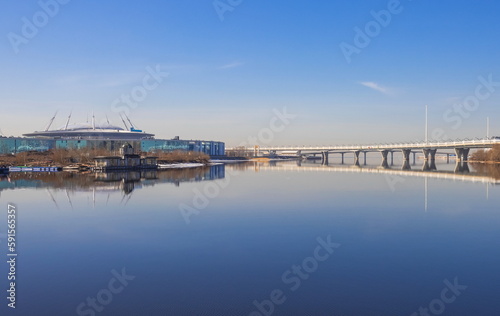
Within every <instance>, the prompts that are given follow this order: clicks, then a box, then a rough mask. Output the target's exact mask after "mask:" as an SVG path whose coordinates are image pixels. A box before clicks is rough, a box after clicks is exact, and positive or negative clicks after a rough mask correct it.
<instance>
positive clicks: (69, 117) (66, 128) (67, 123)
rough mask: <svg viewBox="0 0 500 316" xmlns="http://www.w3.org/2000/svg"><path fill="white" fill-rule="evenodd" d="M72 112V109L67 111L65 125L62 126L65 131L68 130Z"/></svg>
mask: <svg viewBox="0 0 500 316" xmlns="http://www.w3.org/2000/svg"><path fill="white" fill-rule="evenodd" d="M72 113H73V111H71V112H70V113H69V116H68V120H67V121H66V126H64V130H65V131H66V130H68V125H69V120H70V119H71V114H72Z"/></svg>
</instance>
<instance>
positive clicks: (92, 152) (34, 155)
mask: <svg viewBox="0 0 500 316" xmlns="http://www.w3.org/2000/svg"><path fill="white" fill-rule="evenodd" d="M137 154H139V155H141V156H154V157H158V163H161V164H172V163H203V164H208V163H209V160H210V156H209V155H207V154H205V153H200V152H193V151H174V152H167V153H165V152H160V153H150V152H148V153H140V152H138V153H137ZM100 156H106V157H109V156H119V153H118V152H114V151H109V150H105V149H53V150H49V151H44V152H37V151H27V152H21V153H17V154H7V155H0V166H5V167H12V166H37V167H50V166H57V167H66V166H71V165H75V164H79V165H87V166H93V165H94V158H95V157H100Z"/></svg>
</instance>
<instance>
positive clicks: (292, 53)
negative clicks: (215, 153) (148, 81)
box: [0, 0, 500, 146]
mask: <svg viewBox="0 0 500 316" xmlns="http://www.w3.org/2000/svg"><path fill="white" fill-rule="evenodd" d="M53 1H55V0H42V1H41V2H42V3H47V4H52V5H51V6H49V8H52V9H54V6H53V3H54V2H53ZM66 1H67V0H66ZM61 2H64V1H62V0H61ZM221 3H222V4H221ZM230 3H233V4H236V5H235V6H232V7H231V4H230ZM238 3H239V2H238V1H228V0H220V1H219V4H220V5H221V7H223V6H224V5H225V6H226V8H228V7H227V6H230V8H231V10H230V11H229V10H228V11H225V12H224V13H223V18H224V19H223V20H221V18H220V14H218V12H217V10H216V9H215V7H214V2H213V1H212V0H210V1H200V0H197V1H195V0H183V1H170V0H162V1H159V0H158V1H156V0H152V1H148V2H147V3H140V2H138V1H128V0H124V1H120V2H114V3H107V2H106V3H103V2H102V1H94V0H89V1H78V0H71V1H68V2H67V3H65V4H58V10H57V12H56V13H55V14H52V15H53V16H49V18H48V19H46V20H44V16H43V14H44V13H40V12H44V11H42V10H43V9H42V7H41V5H40V3H39V2H37V1H32V0H29V1H24V2H22V3H20V2H18V1H4V2H3V4H2V5H3V8H2V11H1V12H0V34H2V40H0V69H1V70H2V71H1V75H0V106H1V110H2V112H1V113H2V114H1V116H0V129H1V131H2V133H3V134H4V135H20V134H22V133H26V132H31V131H33V130H40V129H44V127H45V126H46V124H47V123H48V121H49V119H50V118H51V116H52V115H53V114H54V112H55V111H56V110H59V114H58V118H57V119H56V122H55V123H54V126H56V127H58V126H61V125H64V123H65V117H66V116H67V115H68V114H69V112H70V111H73V121H85V120H86V117H87V115H88V114H89V113H91V112H92V111H94V112H95V113H96V117H97V118H98V120H101V119H103V118H104V116H105V115H108V117H109V118H110V119H111V121H112V122H113V123H116V124H120V120H119V118H118V114H117V108H121V109H123V106H124V104H121V105H122V106H121V107H116V106H115V107H113V104H114V102H115V100H117V99H119V98H121V96H122V95H130V94H131V93H132V91H134V89H136V90H137V88H138V87H139V88H141V87H143V78H144V77H145V76H147V74H148V70H147V69H154V68H156V67H160V68H161V71H162V73H168V77H165V78H164V79H163V80H162V82H161V83H159V84H158V85H157V86H155V87H154V89H151V90H148V91H147V94H146V95H145V97H144V100H141V101H140V102H135V103H136V105H135V106H134V108H132V107H130V106H129V107H128V108H129V110H130V116H131V118H132V120H133V121H134V123H136V124H137V126H138V127H140V128H142V129H144V130H146V131H148V132H152V133H155V134H156V135H157V137H166V138H170V137H173V136H176V135H179V136H181V138H188V139H213V140H221V141H225V142H226V143H227V144H228V145H229V146H232V145H238V144H239V143H241V142H248V139H249V137H250V138H252V137H256V136H258V135H260V134H262V131H263V130H265V129H268V128H270V121H271V120H272V119H273V117H274V116H275V110H282V109H283V108H284V107H286V108H287V112H289V113H292V114H294V115H296V116H295V118H293V119H292V120H290V122H289V123H288V124H287V125H286V126H285V127H284V129H281V128H280V129H279V130H278V129H275V131H274V132H273V133H272V135H271V136H272V137H267V138H266V139H265V142H270V143H272V144H276V145H285V144H293V145H302V144H310V145H315V144H325V145H328V144H338V143H367V142H393V141H404V140H417V139H422V138H423V137H424V118H425V117H424V107H425V105H426V104H427V105H429V122H430V128H431V130H436V129H440V130H441V131H442V132H443V133H445V134H446V136H448V137H450V138H461V137H482V136H485V134H486V127H485V125H486V117H490V120H491V133H492V134H500V109H499V106H498V105H499V104H500V84H499V85H494V84H493V86H490V87H489V88H488V87H484V85H483V86H481V85H482V82H484V80H486V81H488V80H489V81H493V83H494V82H497V81H498V82H500V63H499V62H498V56H500V54H499V53H500V41H499V40H498V39H497V37H498V36H497V35H498V34H499V33H500V32H499V31H500V20H499V19H498V12H499V9H500V3H498V2H495V1H472V0H471V1H448V0H445V1H431V0H413V1H410V0H405V1H400V2H399V3H398V1H395V0H391V1H378V0H377V1H374V0H370V1H368V0H366V1H364V0H360V1H348V0H345V1H321V2H317V1H316V2H310V1H294V2H290V1H279V0H275V1H259V0H253V1H247V0H243V1H240V3H239V4H238ZM389 8H393V11H394V12H393V13H391V10H390V9H389ZM394 8H397V10H396V9H394ZM381 10H386V11H387V12H389V15H390V21H389V22H388V23H385V22H384V23H385V24H386V25H385V26H384V25H382V23H381V22H377V20H376V19H375V17H374V16H373V15H372V13H371V12H372V11H375V12H380V11H381ZM396 11H397V12H396ZM219 13H220V12H219ZM46 16H48V15H47V14H46ZM382 16H384V15H382ZM384 17H387V15H385V16H384ZM24 18H25V19H24ZM34 18H35V20H36V18H38V19H39V20H38V21H35V22H37V23H38V25H39V27H37V26H36V25H35V29H36V30H37V33H36V34H35V35H34V36H32V35H33V34H31V33H26V32H25V33H23V26H24V27H25V24H26V21H30V22H29V23H33V20H34ZM385 21H388V20H387V19H386V20H385ZM377 23H378V29H377V25H376V24H377ZM367 25H368V26H371V27H372V29H371V32H372V33H371V34H372V35H373V36H368V35H367V36H368V38H369V39H370V42H369V43H368V45H366V47H362V48H359V47H356V45H355V41H354V39H355V35H356V31H355V29H356V28H359V29H361V30H362V31H363V33H364V34H366V32H367V31H366V26H367ZM25 28H26V27H25ZM25 31H26V30H25ZM369 31H370V28H368V32H369ZM13 34H14V35H13ZM26 34H28V35H30V36H31V38H28V37H27V36H25V35H26ZM13 38H14V39H15V40H13ZM19 38H24V40H23V42H22V43H21V42H20V40H19ZM342 43H345V44H348V45H352V46H353V47H356V48H357V49H358V52H359V53H354V54H352V55H350V57H351V61H350V63H348V62H347V60H346V58H345V55H344V53H343V51H342V49H341V44H342ZM16 50H17V52H16ZM480 77H482V78H483V79H484V80H483V81H481V79H478V78H480ZM478 89H479V91H480V92H481V98H480V99H481V100H479V102H478V103H477V104H475V103H474V98H476V100H478V98H477V93H476V91H477V90H478ZM486 94H487V97H486ZM469 101H470V102H472V103H470V104H469V107H465V108H464V106H463V103H464V102H469ZM454 106H455V107H454ZM458 108H461V109H462V111H461V112H459V110H457V109H458ZM464 109H465V110H464ZM259 133H260V134H259ZM438 134H440V133H438ZM441 134H442V133H441ZM257 138H258V137H257ZM261 145H265V144H261Z"/></svg>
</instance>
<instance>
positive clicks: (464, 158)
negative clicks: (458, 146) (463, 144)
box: [462, 148, 470, 161]
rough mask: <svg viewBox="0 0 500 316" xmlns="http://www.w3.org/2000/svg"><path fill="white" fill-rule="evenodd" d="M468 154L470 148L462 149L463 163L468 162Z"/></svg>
mask: <svg viewBox="0 0 500 316" xmlns="http://www.w3.org/2000/svg"><path fill="white" fill-rule="evenodd" d="M469 152H470V148H464V149H463V152H462V153H463V159H462V160H463V161H467V160H469Z"/></svg>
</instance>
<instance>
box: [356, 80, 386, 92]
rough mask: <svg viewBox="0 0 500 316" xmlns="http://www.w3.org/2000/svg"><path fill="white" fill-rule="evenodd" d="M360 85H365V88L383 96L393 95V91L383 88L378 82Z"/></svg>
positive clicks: (365, 82) (366, 82)
mask: <svg viewBox="0 0 500 316" xmlns="http://www.w3.org/2000/svg"><path fill="white" fill-rule="evenodd" d="M359 84H361V85H363V86H365V87H367V88H370V89H373V90H375V91H378V92H381V93H383V94H387V95H390V94H392V90H391V89H389V88H387V87H383V86H381V85H379V84H378V83H376V82H372V81H363V82H360V83H359Z"/></svg>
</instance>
